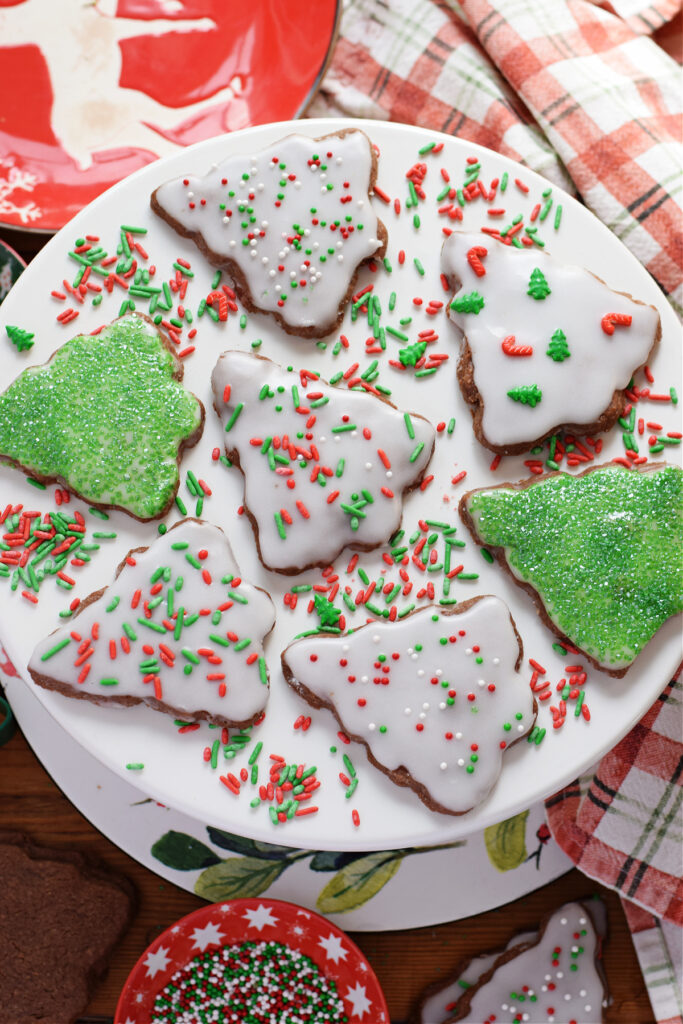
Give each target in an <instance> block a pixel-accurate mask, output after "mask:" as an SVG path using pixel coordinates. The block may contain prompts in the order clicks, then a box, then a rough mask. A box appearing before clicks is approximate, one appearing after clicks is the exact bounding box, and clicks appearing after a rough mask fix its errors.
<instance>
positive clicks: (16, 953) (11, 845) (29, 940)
mask: <svg viewBox="0 0 683 1024" xmlns="http://www.w3.org/2000/svg"><path fill="white" fill-rule="evenodd" d="M0 876H1V877H2V882H3V894H2V900H0V949H1V950H2V956H0V986H1V987H2V1000H0V1024H47V1022H49V1024H71V1022H72V1021H75V1020H76V1018H78V1017H79V1016H80V1015H81V1014H82V1013H83V1012H84V1011H85V1009H86V1007H87V1005H88V1003H89V1001H90V997H91V995H92V994H93V992H94V989H95V986H96V984H97V982H98V981H99V980H100V979H101V978H102V977H103V976H104V975H105V974H106V970H107V964H108V961H109V957H110V954H111V952H112V950H113V948H114V946H115V945H116V943H117V942H118V941H119V939H120V938H121V937H122V935H123V934H124V932H125V930H126V928H127V927H128V925H129V924H130V921H131V919H132V916H133V913H134V910H135V902H136V900H135V890H134V888H133V886H132V884H131V883H130V882H129V880H128V879H127V878H126V877H125V876H124V875H120V874H118V873H117V872H115V871H112V869H111V868H110V867H108V866H105V865H104V864H100V863H99V862H96V861H94V860H93V859H91V858H90V857H86V855H85V854H82V853H79V852H77V851H76V850H71V849H70V850H65V849H51V848H48V847H44V846H38V845H37V844H35V843H33V842H32V841H31V839H30V838H29V837H28V836H26V835H24V834H23V833H21V832H12V831H8V830H0Z"/></svg>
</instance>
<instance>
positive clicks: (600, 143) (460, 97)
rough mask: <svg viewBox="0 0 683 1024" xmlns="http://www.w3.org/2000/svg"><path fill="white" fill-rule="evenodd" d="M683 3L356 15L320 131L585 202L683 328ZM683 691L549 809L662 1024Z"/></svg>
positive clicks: (510, 0) (677, 1011) (582, 0)
mask: <svg viewBox="0 0 683 1024" xmlns="http://www.w3.org/2000/svg"><path fill="white" fill-rule="evenodd" d="M680 10H681V0H652V2H648V0H542V2H538V0H460V2H458V0H345V4H344V12H343V16H342V23H341V33H340V36H339V39H338V42H337V44H336V47H335V50H334V54H333V57H332V62H331V64H330V67H329V69H328V71H327V74H326V76H325V78H324V79H323V82H322V86H321V89H320V92H319V93H318V95H317V97H316V98H315V100H314V101H313V103H312V104H311V106H310V107H309V110H308V113H309V115H311V116H326V115H329V116H346V117H368V118H375V119H378V120H390V121H402V122H406V123H410V124H416V125H419V126H421V127H424V128H431V129H435V130H437V131H443V132H447V133H449V134H451V135H457V136H458V137H459V138H461V139H465V140H467V141H470V142H476V143H479V144H481V145H483V146H488V147H489V148H490V149H494V150H497V151H498V152H500V153H502V154H504V155H505V156H509V157H511V158H512V159H514V160H518V161H520V162H521V163H523V164H526V165H527V166H529V167H531V168H532V169H533V170H535V171H538V172H539V173H540V174H543V175H545V176H546V177H547V178H548V179H549V180H550V181H552V182H554V183H556V184H558V185H561V186H562V187H563V188H565V189H566V190H567V191H569V192H571V193H573V194H575V195H576V194H578V196H579V197H580V198H581V199H582V200H583V202H584V203H585V204H586V206H587V207H588V208H589V209H591V210H592V212H593V213H594V214H595V215H596V216H597V217H599V218H600V220H602V221H603V222H604V223H605V224H606V225H607V226H608V227H609V228H610V229H611V230H612V231H613V232H614V234H615V235H617V236H618V237H619V238H620V239H621V240H622V242H623V243H624V244H625V245H626V246H627V247H628V248H629V249H630V250H631V251H632V252H633V253H634V255H635V256H636V257H637V258H638V259H639V260H640V262H641V263H642V264H643V265H644V266H645V267H646V268H647V269H648V270H649V272H650V273H651V274H652V275H653V277H654V278H655V280H656V281H657V282H658V284H659V285H660V287H661V288H662V290H663V291H664V293H665V294H666V295H667V297H668V298H669V301H670V302H671V304H672V305H673V307H674V309H675V310H676V311H677V313H678V314H679V316H680V315H682V314H683V233H682V232H681V224H682V222H683V216H682V202H683V172H682V165H683V159H682V158H683V146H681V127H682V119H681V114H682V113H683V87H682V79H681V71H680V68H679V66H678V65H677V64H676V62H675V61H674V60H673V59H671V58H670V57H669V56H667V54H666V53H665V52H664V51H663V50H662V49H661V48H660V47H659V46H657V44H656V43H655V42H654V41H653V40H652V39H651V38H649V37H650V35H651V34H652V33H653V32H654V31H655V30H657V29H659V28H661V27H662V26H664V25H666V24H667V22H669V21H670V20H671V19H672V18H674V16H675V15H677V14H678V12H679V11H680ZM682 693H683V690H682V686H681V682H680V679H679V681H678V682H674V683H671V684H670V685H669V686H668V687H667V689H666V690H665V691H664V693H663V694H662V696H661V698H660V699H659V701H657V703H656V704H655V706H654V707H653V708H652V709H651V710H650V711H649V712H648V714H647V715H646V716H645V717H644V718H643V719H642V721H641V722H640V723H639V724H638V725H637V726H636V728H635V729H634V730H633V731H632V732H631V733H630V734H629V735H628V736H627V737H626V738H625V739H624V740H623V741H622V742H621V743H620V744H619V745H618V746H617V747H616V749H615V750H613V751H612V752H611V753H610V754H608V755H607V756H606V757H605V758H603V760H602V761H601V762H600V764H599V765H598V766H597V768H596V769H595V770H594V771H593V772H592V773H591V774H590V775H588V776H586V777H585V778H583V779H580V780H578V781H577V782H575V783H574V784H573V785H571V786H569V787H567V788H566V789H565V790H563V791H562V792H561V793H559V794H557V795H556V796H555V797H553V798H552V799H551V800H549V801H548V803H547V814H548V821H549V825H550V827H551V829H552V831H553V833H554V835H555V839H556V840H557V841H558V843H559V844H560V846H562V848H563V849H564V850H565V852H566V853H568V854H569V856H570V857H571V858H572V859H573V860H574V861H575V863H576V864H577V866H578V867H579V868H580V869H581V870H582V871H584V872H585V873H586V874H587V875H589V876H590V877H592V878H595V879H597V880H599V881H600V882H602V883H603V884H604V885H607V886H609V887H610V888H613V889H615V890H617V891H618V892H619V893H620V894H621V895H622V898H623V903H624V909H625V911H626V916H627V919H628V921H629V925H630V927H631V931H632V933H633V941H634V945H635V947H636V951H637V953H638V957H639V960H640V964H641V968H642V970H643V975H644V978H645V981H646V984H647V986H648V992H649V994H650V1000H651V1003H652V1007H653V1012H654V1014H655V1016H656V1019H657V1020H658V1021H660V1022H662V1024H664V1022H666V1024H674V1022H680V1021H681V1020H682V1019H683V998H682V995H681V989H682V986H683V977H682V975H683V929H682V927H681V926H683V882H682V881H681V877H680V876H681V838H682V836H683V818H682V808H683V788H682V786H681V776H682V772H683V744H682V743H681V742H680V739H681V697H682Z"/></svg>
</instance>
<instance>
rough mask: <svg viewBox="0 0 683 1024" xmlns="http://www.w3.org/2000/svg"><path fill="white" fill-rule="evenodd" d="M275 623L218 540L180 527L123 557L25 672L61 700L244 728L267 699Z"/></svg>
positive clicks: (194, 524)
mask: <svg viewBox="0 0 683 1024" xmlns="http://www.w3.org/2000/svg"><path fill="white" fill-rule="evenodd" d="M274 621H275V616H274V609H273V604H272V601H271V600H270V597H269V596H268V594H266V592H265V591H264V590H261V589H260V588H259V587H255V586H253V585H252V584H250V583H246V582H245V581H244V580H242V579H241V577H240V574H239V569H238V567H237V563H236V562H235V559H234V557H233V554H232V551H231V549H230V545H229V544H228V541H227V538H226V537H225V535H224V534H223V532H222V531H221V530H219V529H218V527H217V526H211V525H210V524H208V523H203V522H200V521H199V520H192V519H189V520H182V521H181V522H180V523H178V524H177V525H176V526H174V527H172V529H170V530H169V531H168V532H167V533H165V534H163V536H161V537H159V538H158V539H157V540H155V541H154V543H153V544H151V545H150V546H149V547H148V548H136V549H134V550H133V551H131V552H129V554H128V555H127V556H126V558H125V559H124V560H123V562H122V563H121V565H120V566H119V568H118V570H117V575H116V578H115V580H114V582H113V583H112V584H111V586H109V587H107V588H106V589H105V590H99V591H97V592H96V593H94V594H91V595H90V597H88V598H87V599H86V600H85V601H84V602H83V603H82V604H81V606H80V607H79V610H78V611H77V613H76V615H75V616H74V617H73V618H72V619H71V620H70V622H69V624H68V625H67V626H63V627H61V628H60V629H58V630H56V631H55V632H54V633H51V634H50V635H49V636H48V637H46V638H45V640H43V641H41V642H40V643H39V644H38V646H37V647H36V649H35V650H34V652H33V654H32V656H31V659H30V661H29V665H28V670H29V673H30V675H31V678H32V679H33V681H34V682H35V683H37V684H38V685H39V686H43V687H45V688H46V689H49V690H57V691H58V692H59V693H62V694H64V695H65V696H67V697H77V698H82V699H85V700H90V701H94V702H95V703H96V704H106V703H111V704H121V705H125V706H130V705H133V704H140V703H143V704H147V705H149V706H150V707H152V708H154V709H155V710H158V711H166V712H169V713H171V714H174V715H176V716H178V717H181V718H185V719H190V720H192V721H195V720H200V719H204V720H206V721H209V722H213V723H215V724H216V725H227V726H240V727H244V726H247V725H251V724H252V723H253V722H254V721H255V719H256V718H258V716H259V715H260V714H261V712H262V711H263V710H264V708H265V706H266V702H267V700H268V692H269V684H268V670H267V667H266V661H265V658H264V655H263V639H264V637H265V636H266V635H267V634H268V633H269V632H270V631H271V629H272V628H273V625H274Z"/></svg>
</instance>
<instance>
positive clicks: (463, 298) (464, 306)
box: [451, 292, 484, 313]
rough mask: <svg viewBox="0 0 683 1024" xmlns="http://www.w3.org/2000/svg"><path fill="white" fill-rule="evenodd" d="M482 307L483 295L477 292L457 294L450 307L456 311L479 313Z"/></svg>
mask: <svg viewBox="0 0 683 1024" xmlns="http://www.w3.org/2000/svg"><path fill="white" fill-rule="evenodd" d="M483 308H484V296H483V295H480V294H479V292H467V294H466V295H458V296H457V297H456V298H455V299H453V301H452V302H451V309H454V310H455V311H456V313H479V312H481V310H482V309H483Z"/></svg>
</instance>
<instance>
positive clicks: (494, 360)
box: [441, 231, 659, 448]
mask: <svg viewBox="0 0 683 1024" xmlns="http://www.w3.org/2000/svg"><path fill="white" fill-rule="evenodd" d="M482 245H483V246H484V248H485V249H486V250H487V254H486V256H484V257H483V258H482V264H483V266H484V268H485V270H486V273H485V275H484V276H483V277H479V276H477V274H476V273H475V271H474V270H473V269H472V267H471V266H470V264H469V263H468V261H467V253H468V252H469V250H470V249H472V248H473V247H475V246H482ZM441 260H442V270H443V272H444V274H446V276H447V277H448V278H449V279H456V280H458V281H460V282H461V287H460V289H459V290H458V292H457V293H456V295H455V299H456V300H457V299H459V298H461V297H462V296H464V295H467V294H469V293H470V292H472V291H476V292H478V293H479V294H480V295H481V296H482V297H483V299H484V306H483V308H482V309H481V311H480V312H479V313H465V312H458V311H456V310H455V309H453V307H452V304H451V305H450V306H449V312H448V315H449V317H450V319H451V320H452V321H453V323H454V324H455V325H456V326H457V327H458V329H459V330H460V331H461V332H462V333H463V334H464V335H465V336H466V338H467V341H468V342H469V346H470V349H471V352H472V362H473V368H474V369H473V372H474V383H475V384H476V386H477V389H478V391H479V394H480V396H481V401H482V403H483V406H484V409H483V418H482V430H483V433H484V436H485V437H486V439H487V440H488V442H489V443H490V444H491V445H493V446H498V447H501V448H504V447H505V446H506V445H513V444H523V443H527V442H531V441H534V440H536V439H537V438H541V437H545V436H547V435H548V434H551V433H553V431H554V430H555V429H557V428H558V427H559V426H561V425H562V424H569V423H572V424H582V423H585V424H590V423H593V422H595V421H596V420H597V419H598V418H599V417H600V415H601V414H602V413H603V412H604V411H605V409H606V408H607V407H608V405H609V404H610V402H611V400H612V395H613V393H614V391H615V390H618V389H621V388H625V387H626V386H627V385H628V383H629V381H630V379H631V376H632V374H633V371H634V370H635V369H637V367H639V366H641V365H642V364H643V363H644V362H645V361H646V359H647V357H648V353H649V352H650V349H651V347H652V344H653V342H654V339H655V335H656V332H657V325H658V321H659V317H658V314H657V311H656V310H655V309H653V308H652V307H651V306H645V305H641V304H639V303H636V302H634V301H633V300H632V299H630V298H627V297H626V296H624V295H618V294H617V293H616V292H613V291H611V289H609V288H608V287H607V286H606V285H604V284H602V283H601V282H600V281H598V279H597V278H596V277H594V276H593V275H592V274H590V273H589V272H588V271H587V270H584V269H583V268H581V267H573V266H565V265H563V264H561V263H559V262H558V261H556V260H555V259H554V258H553V257H552V256H550V255H549V254H547V253H545V252H542V251H541V250H539V249H538V248H536V247H534V248H531V249H516V248H514V247H512V246H507V245H503V244H502V243H500V242H497V241H496V240H495V239H489V238H484V236H483V235H481V234H467V233H465V232H457V231H456V232H453V234H452V235H450V237H449V238H448V239H447V240H446V242H445V243H444V246H443V250H442V257H441ZM536 268H538V269H539V270H540V271H541V272H542V273H543V275H544V277H545V279H546V281H547V283H548V286H549V288H550V294H549V295H547V297H546V298H544V299H534V298H532V296H530V295H528V294H527V291H528V288H529V280H530V278H531V274H532V271H533V270H534V269H536ZM608 313H624V314H628V315H629V316H631V317H632V323H631V326H630V327H626V326H616V327H615V328H614V333H613V334H612V335H608V334H606V333H605V331H604V330H603V328H602V326H601V321H602V318H603V317H604V316H605V315H606V314H608ZM558 330H561V331H563V333H564V334H565V335H566V344H567V346H568V348H569V352H570V353H571V354H570V356H569V358H566V359H563V360H562V361H556V360H554V359H553V358H551V357H550V356H548V355H547V351H548V347H549V345H550V342H551V339H552V336H553V334H554V333H555V332H556V331H558ZM510 336H513V337H514V339H515V344H516V345H517V346H531V347H532V348H533V354H532V355H530V356H510V355H506V354H505V353H504V351H503V349H502V347H501V346H502V343H503V341H504V340H505V339H506V338H508V337H510ZM532 384H535V385H537V386H538V387H539V388H540V390H541V393H542V398H541V400H540V401H539V402H538V404H536V405H535V406H534V407H532V406H531V405H525V404H522V403H521V402H519V401H514V400H513V399H512V398H510V397H509V396H508V391H510V390H511V389H512V388H516V387H519V386H523V385H532Z"/></svg>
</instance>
